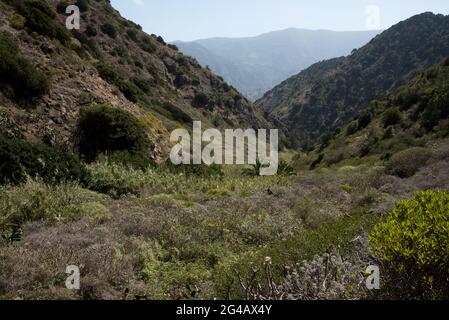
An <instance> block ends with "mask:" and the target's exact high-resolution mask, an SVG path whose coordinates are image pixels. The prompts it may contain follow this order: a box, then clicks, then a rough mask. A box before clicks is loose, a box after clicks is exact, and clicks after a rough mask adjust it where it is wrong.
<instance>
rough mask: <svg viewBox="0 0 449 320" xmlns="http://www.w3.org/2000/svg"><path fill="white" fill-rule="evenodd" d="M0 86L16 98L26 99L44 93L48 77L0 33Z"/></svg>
mask: <svg viewBox="0 0 449 320" xmlns="http://www.w3.org/2000/svg"><path fill="white" fill-rule="evenodd" d="M0 57H1V61H0V88H2V89H3V90H4V91H6V92H7V93H8V91H10V92H11V95H12V96H13V97H14V98H15V99H16V100H23V99H25V100H28V99H30V98H33V97H36V96H40V95H42V94H44V93H46V92H47V91H48V89H49V87H50V79H49V77H48V76H47V75H46V74H45V73H43V72H42V71H40V70H39V69H37V68H36V67H35V66H34V64H33V63H32V62H30V61H29V60H28V59H26V58H24V57H22V56H21V55H20V53H19V49H18V47H17V45H16V44H15V42H14V41H12V40H11V39H10V38H9V37H8V36H7V35H6V34H4V33H0Z"/></svg>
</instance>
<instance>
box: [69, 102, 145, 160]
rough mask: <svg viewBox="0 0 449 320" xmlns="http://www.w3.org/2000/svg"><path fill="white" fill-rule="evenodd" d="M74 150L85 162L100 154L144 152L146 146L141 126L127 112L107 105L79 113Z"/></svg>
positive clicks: (143, 130)
mask: <svg viewBox="0 0 449 320" xmlns="http://www.w3.org/2000/svg"><path fill="white" fill-rule="evenodd" d="M77 131H78V150H79V153H80V155H81V156H82V157H84V159H85V160H86V161H87V162H93V161H94V160H95V159H96V158H97V156H98V155H99V154H101V153H107V152H114V151H125V150H126V151H128V152H129V153H131V154H139V153H145V152H146V149H147V148H148V146H149V141H148V137H147V135H146V132H145V128H144V126H143V125H142V124H141V123H140V122H139V120H138V119H137V118H136V117H134V116H133V115H132V114H131V113H129V112H126V111H123V110H120V109H116V108H113V107H111V106H109V105H94V106H92V107H90V108H88V109H84V110H82V111H81V114H80V118H79V122H78V130H77Z"/></svg>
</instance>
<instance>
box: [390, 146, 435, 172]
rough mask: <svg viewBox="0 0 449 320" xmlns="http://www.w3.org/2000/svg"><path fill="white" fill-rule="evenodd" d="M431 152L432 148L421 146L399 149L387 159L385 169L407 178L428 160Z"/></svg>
mask: <svg viewBox="0 0 449 320" xmlns="http://www.w3.org/2000/svg"><path fill="white" fill-rule="evenodd" d="M432 154H433V153H432V150H430V149H427V148H421V147H416V148H410V149H406V150H403V151H400V152H398V153H396V154H394V155H393V156H392V157H391V158H390V160H388V162H387V164H386V171H387V173H388V174H391V175H395V176H398V177H400V178H409V177H411V176H413V175H414V174H415V173H416V172H418V170H419V169H420V168H422V167H423V166H425V165H426V164H427V163H428V162H429V160H430V159H431V157H432Z"/></svg>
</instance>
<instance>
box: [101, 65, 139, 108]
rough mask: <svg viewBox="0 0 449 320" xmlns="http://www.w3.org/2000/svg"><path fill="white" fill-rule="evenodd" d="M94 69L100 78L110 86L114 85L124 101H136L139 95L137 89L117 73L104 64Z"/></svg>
mask: <svg viewBox="0 0 449 320" xmlns="http://www.w3.org/2000/svg"><path fill="white" fill-rule="evenodd" d="M96 67H97V71H98V73H99V74H100V77H101V78H103V79H104V80H105V81H107V82H109V83H110V84H113V85H115V86H116V87H117V88H118V89H119V90H120V92H122V93H123V95H124V96H125V98H126V99H128V100H129V101H131V102H134V103H135V102H137V101H138V99H139V96H140V94H141V91H140V89H139V87H137V86H136V85H135V84H133V83H131V82H129V81H127V80H124V79H123V77H122V75H121V74H120V73H119V71H117V70H116V69H114V68H113V67H111V66H109V65H108V64H106V63H104V62H100V63H98V64H97V66H96Z"/></svg>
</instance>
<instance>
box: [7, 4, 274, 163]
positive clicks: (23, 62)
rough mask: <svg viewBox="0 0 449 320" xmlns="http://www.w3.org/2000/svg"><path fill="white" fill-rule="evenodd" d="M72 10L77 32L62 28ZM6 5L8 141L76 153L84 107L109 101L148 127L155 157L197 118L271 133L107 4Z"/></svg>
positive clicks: (221, 87)
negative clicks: (20, 139) (76, 11)
mask: <svg viewBox="0 0 449 320" xmlns="http://www.w3.org/2000/svg"><path fill="white" fill-rule="evenodd" d="M73 3H76V4H78V6H79V7H80V9H81V11H82V14H81V21H80V25H81V29H80V30H79V31H76V30H73V31H68V30H67V29H66V28H65V27H64V25H65V20H66V18H67V16H66V15H65V8H66V7H67V5H69V4H73ZM0 8H1V10H0V32H1V35H2V37H1V41H2V44H1V48H3V49H4V54H7V55H8V56H9V57H11V59H10V60H8V61H9V62H8V65H6V64H5V65H3V66H2V68H3V69H2V77H3V79H2V80H1V85H0V88H1V91H0V115H1V119H0V120H1V123H2V131H7V132H8V135H15V136H24V137H26V138H28V139H30V140H34V141H43V142H46V143H51V144H58V145H61V146H63V147H65V148H66V149H69V150H70V149H72V147H73V145H74V140H75V136H74V128H75V126H76V122H77V119H78V117H79V112H80V110H81V109H84V108H89V107H90V106H92V105H93V104H111V105H112V106H114V107H116V108H119V109H123V110H126V111H129V112H131V113H132V114H134V115H135V116H137V117H138V118H139V119H140V120H141V122H142V123H144V124H145V125H146V126H147V131H148V135H149V138H150V141H151V142H152V144H153V146H152V150H150V153H151V154H152V156H153V157H154V158H155V159H162V158H165V157H166V156H167V152H168V147H169V144H168V142H167V140H168V138H169V132H168V131H169V130H172V129H173V128H176V127H179V126H186V127H189V126H190V123H191V122H192V120H201V121H203V122H204V123H205V126H206V125H207V126H223V127H267V126H268V124H267V123H266V121H265V120H264V118H263V116H262V112H259V111H258V110H257V109H256V108H255V107H254V106H253V105H251V103H250V102H248V101H247V100H246V99H245V98H244V97H243V96H242V95H240V94H239V93H238V92H237V91H235V90H234V89H233V88H231V87H230V86H229V85H227V84H226V83H225V82H224V81H223V80H222V79H221V78H219V77H217V76H215V75H214V74H213V73H212V72H210V71H209V70H207V69H205V68H202V67H201V66H200V65H199V64H198V63H197V62H196V60H195V59H193V58H189V57H186V56H184V55H183V54H182V53H180V52H178V51H177V49H176V48H175V47H173V46H170V45H167V44H166V43H165V42H164V40H163V39H162V38H161V37H158V36H155V35H147V34H145V33H144V32H143V31H142V30H141V27H140V26H138V25H136V24H134V23H133V22H131V21H128V20H126V19H124V18H122V17H121V16H120V14H119V13H118V12H117V11H116V10H114V9H113V8H112V7H111V5H110V3H109V1H106V0H96V1H94V0H78V1H58V0H50V1H42V0H24V1H22V0H21V1H12V0H9V1H2V2H1V3H0ZM12 57H18V59H15V58H12ZM20 70H22V71H23V70H25V71H24V72H22V71H20ZM27 70H28V71H27ZM30 70H35V71H30ZM37 75H40V76H41V78H38V77H37ZM39 83H45V86H40V85H39ZM3 124H5V125H3Z"/></svg>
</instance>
